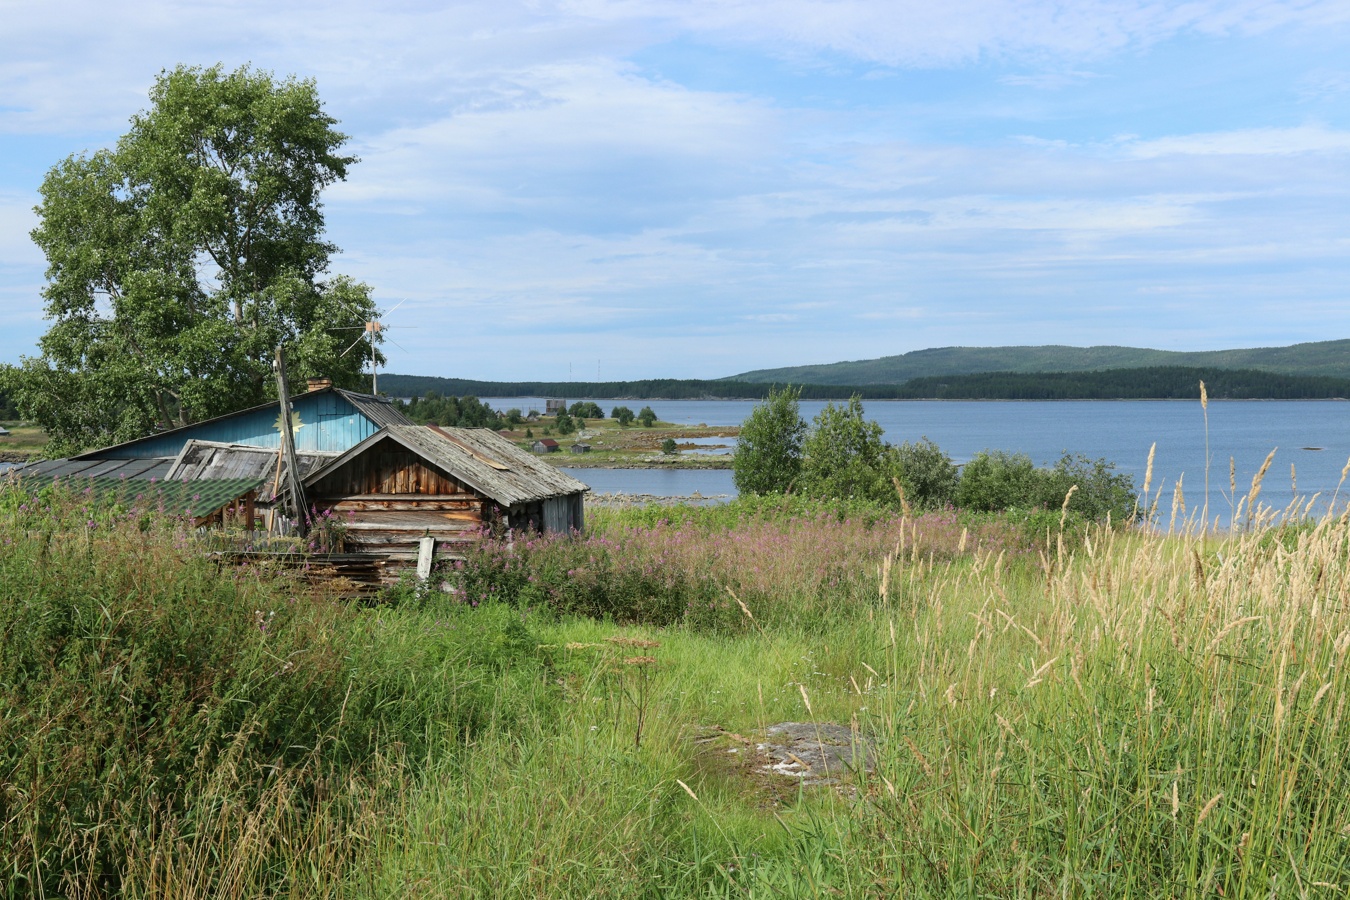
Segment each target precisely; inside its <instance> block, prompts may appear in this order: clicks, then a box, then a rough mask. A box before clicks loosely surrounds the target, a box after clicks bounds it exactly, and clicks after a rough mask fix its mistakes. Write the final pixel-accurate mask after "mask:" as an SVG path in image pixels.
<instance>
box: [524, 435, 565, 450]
mask: <svg viewBox="0 0 1350 900" xmlns="http://www.w3.org/2000/svg"><path fill="white" fill-rule="evenodd" d="M561 449H562V448H561V447H560V446H559V445H558V442H557V441H555V440H554V439H553V438H540V439H539V440H537V441H535V442H534V443H533V444H532V445H531V446H530V450H531V452H533V453H539V454H544V453H557V452H558V451H559V450H561Z"/></svg>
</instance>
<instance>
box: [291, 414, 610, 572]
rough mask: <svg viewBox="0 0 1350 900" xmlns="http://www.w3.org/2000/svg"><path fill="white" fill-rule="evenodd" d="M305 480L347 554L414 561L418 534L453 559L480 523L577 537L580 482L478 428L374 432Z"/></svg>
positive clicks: (404, 428) (402, 427)
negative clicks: (342, 531) (340, 524)
mask: <svg viewBox="0 0 1350 900" xmlns="http://www.w3.org/2000/svg"><path fill="white" fill-rule="evenodd" d="M304 481H305V492H306V495H307V496H308V498H309V500H310V502H311V503H312V504H314V505H315V506H316V507H317V508H319V509H331V510H332V511H333V513H334V514H335V515H336V516H338V517H340V518H341V520H342V521H344V522H346V523H347V549H348V550H350V551H355V552H371V553H383V554H386V555H389V556H391V557H403V558H409V557H415V556H416V555H417V548H418V542H419V541H420V539H421V538H422V537H423V536H430V537H432V538H435V540H436V542H437V544H438V545H447V544H448V545H449V547H448V549H449V550H450V552H451V553H453V552H454V551H455V549H456V547H457V546H458V547H459V548H461V549H462V548H463V546H464V545H466V544H467V543H469V542H472V541H475V540H477V539H478V538H479V537H480V536H481V534H482V532H483V529H484V526H488V525H492V524H494V523H500V524H502V525H506V526H509V527H511V528H513V529H516V530H518V531H519V530H524V529H526V528H534V529H536V530H538V531H568V530H571V529H577V530H580V529H581V528H582V526H583V525H584V500H583V498H584V495H585V493H586V491H588V490H590V488H589V487H587V486H586V485H585V484H584V483H582V482H580V481H577V480H576V479H575V478H572V477H571V476H569V475H567V474H565V473H563V472H560V471H559V470H558V469H556V468H554V467H553V466H550V465H548V464H547V463H543V462H540V461H539V460H537V459H535V458H533V457H532V456H531V455H530V454H529V453H527V452H525V451H524V450H521V449H520V448H519V447H517V446H516V445H515V444H513V443H511V442H510V441H508V440H506V439H505V438H503V437H502V436H501V435H499V434H497V433H496V432H494V431H492V430H490V429H486V428H441V427H437V426H426V427H424V426H417V425H394V426H390V427H387V428H382V429H381V430H380V431H378V432H376V433H375V434H373V435H371V436H370V437H369V438H367V439H366V440H364V441H362V442H361V443H359V444H357V445H356V446H355V447H353V448H351V449H350V450H348V451H347V452H346V453H344V454H342V455H341V456H339V457H338V458H336V459H334V460H331V461H330V462H328V463H326V464H325V465H323V466H321V467H320V468H318V469H316V470H315V471H313V472H312V473H310V475H309V476H308V477H306V478H305V479H304Z"/></svg>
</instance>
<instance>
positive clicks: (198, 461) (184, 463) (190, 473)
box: [165, 440, 338, 485]
mask: <svg viewBox="0 0 1350 900" xmlns="http://www.w3.org/2000/svg"><path fill="white" fill-rule="evenodd" d="M278 455H279V453H278V451H277V450H273V449H271V448H268V447H254V446H252V445H249V444H225V443H220V442H217V441H198V440H190V441H188V442H187V443H186V444H184V445H183V451H182V452H181V453H179V454H178V457H177V458H176V459H175V460H174V461H173V464H172V465H171V466H170V467H169V471H168V472H167V473H166V475H165V478H166V479H168V480H171V481H184V480H186V481H197V480H200V479H206V478H247V479H251V480H252V481H254V482H255V483H256V484H259V485H260V484H263V483H264V482H271V481H273V480H275V479H276V477H277V457H278ZM337 456H338V454H337V453H297V454H296V457H297V459H298V460H299V463H300V476H301V477H302V478H303V477H304V476H306V475H308V474H309V473H310V472H313V471H314V470H315V469H317V468H319V466H321V465H323V464H324V463H326V462H328V461H329V460H332V459H335V458H337Z"/></svg>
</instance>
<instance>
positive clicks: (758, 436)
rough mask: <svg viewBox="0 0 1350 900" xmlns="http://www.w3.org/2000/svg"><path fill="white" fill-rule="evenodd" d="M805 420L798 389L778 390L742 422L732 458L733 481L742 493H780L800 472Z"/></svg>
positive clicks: (756, 406) (758, 404)
mask: <svg viewBox="0 0 1350 900" xmlns="http://www.w3.org/2000/svg"><path fill="white" fill-rule="evenodd" d="M805 437H806V423H805V422H804V421H802V416H801V406H800V404H799V402H798V392H797V390H796V389H794V388H791V387H786V388H783V389H782V390H778V389H775V390H773V391H772V392H771V393H770V394H769V397H768V399H767V400H765V401H764V402H763V403H757V404H756V405H755V408H754V409H753V410H751V411H750V415H749V416H748V417H747V418H746V420H745V421H744V422H742V423H741V432H740V438H739V439H738V440H737V441H736V452H735V453H734V454H733V455H732V457H731V469H732V480H733V482H734V483H735V485H736V490H737V491H738V492H739V493H742V494H781V493H784V492H785V491H787V490H789V489H790V488H791V487H792V486H793V484H794V483H795V482H796V481H797V479H798V477H799V476H800V475H801V470H802V441H803V439H804V438H805Z"/></svg>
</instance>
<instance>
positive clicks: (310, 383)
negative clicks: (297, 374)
mask: <svg viewBox="0 0 1350 900" xmlns="http://www.w3.org/2000/svg"><path fill="white" fill-rule="evenodd" d="M332 386H333V379H331V378H309V379H306V380H305V387H306V388H307V389H308V390H310V391H321V390H323V389H324V388H330V387H332Z"/></svg>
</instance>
